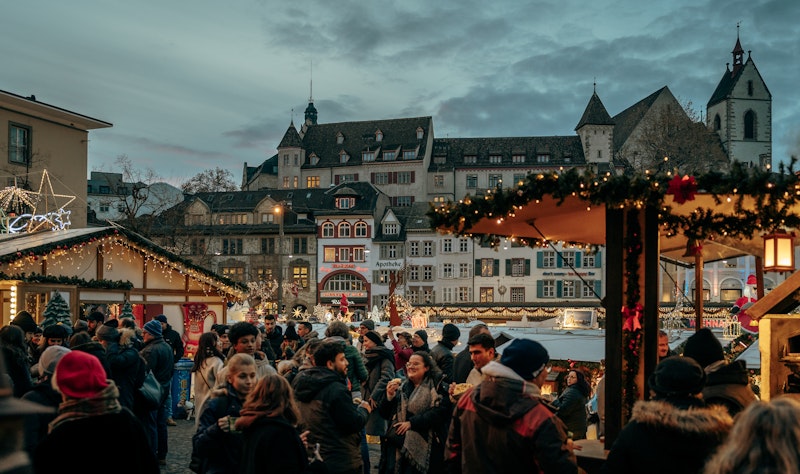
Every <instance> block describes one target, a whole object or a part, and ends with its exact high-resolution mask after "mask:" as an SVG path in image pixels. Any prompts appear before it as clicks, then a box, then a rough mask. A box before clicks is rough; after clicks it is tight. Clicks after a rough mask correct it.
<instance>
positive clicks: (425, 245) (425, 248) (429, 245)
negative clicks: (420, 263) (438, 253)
mask: <svg viewBox="0 0 800 474" xmlns="http://www.w3.org/2000/svg"><path fill="white" fill-rule="evenodd" d="M422 256H423V257H432V256H433V242H431V241H429V240H426V241H425V242H422Z"/></svg>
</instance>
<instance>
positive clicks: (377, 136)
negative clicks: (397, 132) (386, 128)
mask: <svg viewBox="0 0 800 474" xmlns="http://www.w3.org/2000/svg"><path fill="white" fill-rule="evenodd" d="M375 141H376V142H382V141H383V132H381V131H380V130H378V131H377V132H375Z"/></svg>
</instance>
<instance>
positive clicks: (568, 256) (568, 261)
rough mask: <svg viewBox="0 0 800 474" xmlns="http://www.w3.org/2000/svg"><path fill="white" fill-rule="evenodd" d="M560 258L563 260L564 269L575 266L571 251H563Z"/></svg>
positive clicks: (573, 254)
mask: <svg viewBox="0 0 800 474" xmlns="http://www.w3.org/2000/svg"><path fill="white" fill-rule="evenodd" d="M561 257H562V258H563V259H564V266H565V267H570V268H572V267H574V266H575V252H574V251H572V250H565V251H564V252H563V253H562V254H561Z"/></svg>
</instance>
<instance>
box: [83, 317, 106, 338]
mask: <svg viewBox="0 0 800 474" xmlns="http://www.w3.org/2000/svg"><path fill="white" fill-rule="evenodd" d="M105 320H106V315H105V314H103V313H101V312H100V311H92V312H91V313H89V316H87V317H86V324H87V329H86V330H87V331H89V334H90V335H91V336H92V337H94V333H95V332H96V331H97V328H98V327H100V326H101V325H102V324H103V323H104V322H105Z"/></svg>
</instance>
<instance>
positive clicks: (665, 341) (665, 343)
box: [658, 336, 669, 358]
mask: <svg viewBox="0 0 800 474" xmlns="http://www.w3.org/2000/svg"><path fill="white" fill-rule="evenodd" d="M667 354H669V337H668V336H658V357H659V358H663V357H666V356H667Z"/></svg>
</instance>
